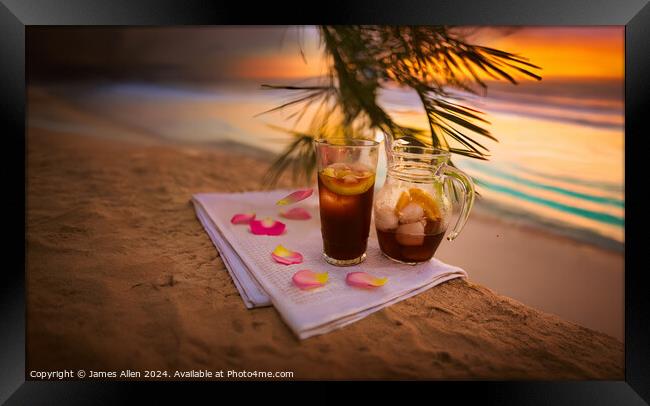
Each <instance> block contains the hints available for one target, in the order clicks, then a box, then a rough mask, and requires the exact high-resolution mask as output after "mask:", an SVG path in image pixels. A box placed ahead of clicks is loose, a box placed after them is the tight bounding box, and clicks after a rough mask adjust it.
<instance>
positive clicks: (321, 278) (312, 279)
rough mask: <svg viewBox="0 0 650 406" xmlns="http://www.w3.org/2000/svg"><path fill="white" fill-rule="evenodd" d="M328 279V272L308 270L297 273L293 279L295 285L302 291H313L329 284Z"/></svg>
mask: <svg viewBox="0 0 650 406" xmlns="http://www.w3.org/2000/svg"><path fill="white" fill-rule="evenodd" d="M327 279H328V275H327V272H323V273H316V272H314V271H310V270H308V269H304V270H302V271H298V272H296V273H295V274H293V277H292V278H291V280H292V281H293V284H294V285H296V286H297V287H299V288H300V289H313V288H317V287H319V286H323V285H325V283H327Z"/></svg>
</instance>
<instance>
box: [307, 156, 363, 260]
mask: <svg viewBox="0 0 650 406" xmlns="http://www.w3.org/2000/svg"><path fill="white" fill-rule="evenodd" d="M374 184H375V175H374V173H373V172H372V171H370V170H369V169H368V168H365V167H363V166H359V165H356V166H348V165H345V164H333V165H330V166H328V167H326V168H325V169H323V170H322V171H320V173H319V174H318V197H319V202H320V222H321V231H322V235H323V252H324V254H325V259H326V260H328V262H331V263H334V264H336V265H352V264H354V263H358V262H361V261H362V260H363V258H365V252H366V247H367V245H368V233H369V231H370V218H371V214H372V197H373V186H374Z"/></svg>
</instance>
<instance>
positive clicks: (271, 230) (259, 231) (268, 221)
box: [250, 217, 287, 235]
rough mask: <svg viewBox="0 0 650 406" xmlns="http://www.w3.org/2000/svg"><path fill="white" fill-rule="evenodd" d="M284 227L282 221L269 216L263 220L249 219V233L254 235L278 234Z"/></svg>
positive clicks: (282, 231)
mask: <svg viewBox="0 0 650 406" xmlns="http://www.w3.org/2000/svg"><path fill="white" fill-rule="evenodd" d="M286 227H287V226H286V225H285V224H284V223H282V222H280V221H275V220H273V219H272V218H270V217H267V218H265V219H263V220H251V222H250V229H251V233H253V234H255V235H280V234H282V233H284V230H285V228H286Z"/></svg>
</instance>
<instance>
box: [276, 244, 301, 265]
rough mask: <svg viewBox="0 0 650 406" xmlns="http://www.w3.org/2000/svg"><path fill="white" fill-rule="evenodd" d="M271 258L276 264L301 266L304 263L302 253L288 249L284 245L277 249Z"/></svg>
mask: <svg viewBox="0 0 650 406" xmlns="http://www.w3.org/2000/svg"><path fill="white" fill-rule="evenodd" d="M271 257H273V259H274V260H275V262H279V263H281V264H284V265H291V264H299V263H301V262H302V254H301V253H299V252H296V251H291V250H289V249H286V248H284V247H283V246H282V245H278V246H277V247H275V249H274V250H273V252H272V253H271Z"/></svg>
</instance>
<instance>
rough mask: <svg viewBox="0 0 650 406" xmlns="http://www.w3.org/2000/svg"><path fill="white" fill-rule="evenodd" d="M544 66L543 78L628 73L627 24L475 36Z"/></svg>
mask: <svg viewBox="0 0 650 406" xmlns="http://www.w3.org/2000/svg"><path fill="white" fill-rule="evenodd" d="M475 40H476V41H477V42H480V43H481V44H482V45H486V46H490V47H493V48H498V49H502V50H504V51H508V52H512V53H515V54H518V55H521V56H524V57H526V58H529V60H530V62H532V63H534V64H535V65H538V66H540V67H542V70H541V71H540V72H541V76H542V77H544V78H585V79H587V78H602V79H620V78H623V77H624V75H625V31H624V27H622V26H621V27H525V28H521V29H520V30H517V31H514V32H512V33H511V34H510V35H506V36H498V35H494V33H493V32H492V33H488V34H486V35H483V36H482V35H481V33H480V32H479V33H478V34H477V36H476V38H475Z"/></svg>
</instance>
